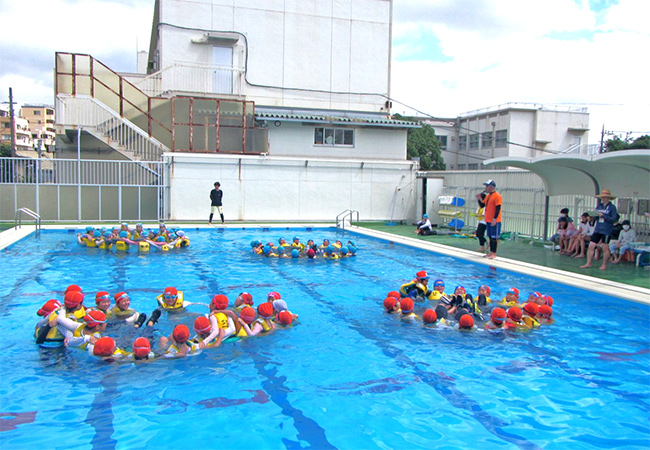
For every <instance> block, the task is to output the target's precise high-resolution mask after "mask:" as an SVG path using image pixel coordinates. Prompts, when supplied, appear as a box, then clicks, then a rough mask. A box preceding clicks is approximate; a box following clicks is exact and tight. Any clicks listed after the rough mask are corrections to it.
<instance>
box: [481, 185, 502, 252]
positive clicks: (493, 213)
mask: <svg viewBox="0 0 650 450" xmlns="http://www.w3.org/2000/svg"><path fill="white" fill-rule="evenodd" d="M483 186H485V193H486V194H487V195H486V196H485V200H483V203H484V204H485V223H486V230H485V231H486V233H487V237H488V238H489V239H490V251H489V253H488V254H487V255H485V256H484V258H488V259H494V258H496V257H497V246H498V245H499V238H500V237H501V205H502V203H503V198H501V194H499V193H498V192H497V184H496V183H495V182H494V181H493V180H487V181H486V182H485V183H483Z"/></svg>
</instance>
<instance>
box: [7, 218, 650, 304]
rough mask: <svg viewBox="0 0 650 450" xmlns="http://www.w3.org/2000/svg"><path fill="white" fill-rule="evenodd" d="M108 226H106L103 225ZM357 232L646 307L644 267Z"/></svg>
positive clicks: (15, 236)
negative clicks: (486, 254)
mask: <svg viewBox="0 0 650 450" xmlns="http://www.w3.org/2000/svg"><path fill="white" fill-rule="evenodd" d="M108 225H111V224H108ZM167 225H168V226H170V227H174V226H178V227H182V228H184V229H185V230H190V229H198V228H225V229H228V228H231V229H258V228H293V227H334V224H332V223H323V222H320V223H249V222H246V223H244V222H241V223H240V222H233V223H228V224H226V225H221V224H219V225H213V226H208V225H206V224H197V223H171V222H167ZM359 225H360V226H358V227H357V226H350V227H349V228H347V229H348V230H350V231H354V232H357V233H360V234H364V235H368V236H374V237H378V238H381V239H386V240H388V241H392V242H396V243H400V244H403V245H408V246H412V247H418V248H422V249H426V250H430V251H433V252H436V253H442V254H445V255H448V256H453V257H456V258H460V259H463V260H466V261H471V262H473V263H476V264H482V265H486V266H490V267H495V268H500V269H506V270H510V271H513V272H518V273H524V274H528V275H533V276H536V277H540V278H543V279H548V280H552V281H556V282H559V283H563V284H567V285H570V286H575V287H578V288H581V289H586V290H590V291H594V292H606V293H608V294H609V295H612V296H615V297H620V298H625V299H627V300H631V301H635V302H640V303H645V304H650V266H647V267H636V266H635V265H634V264H632V263H627V262H625V263H621V264H618V265H615V264H608V267H607V270H599V269H598V267H600V261H596V262H595V264H593V267H591V268H589V269H580V265H581V264H582V263H583V261H584V259H576V258H571V257H568V256H564V255H560V254H559V253H558V252H554V251H552V250H549V249H546V248H544V247H543V246H541V245H539V243H538V242H532V244H531V240H530V239H518V240H516V241H508V240H504V241H500V242H499V249H498V252H497V253H498V257H497V258H496V259H492V260H488V259H486V258H483V254H481V253H479V252H477V251H476V250H477V249H478V242H477V241H476V239H473V238H462V237H453V236H450V235H433V236H418V235H416V234H415V233H414V232H413V230H414V229H415V228H414V227H413V226H411V225H386V224H385V223H383V222H381V223H377V222H367V223H361V224H359ZM80 227H81V225H44V226H43V227H42V228H43V229H79V228H80ZM34 230H35V227H34V226H23V227H22V228H19V229H13V228H11V229H9V230H6V231H3V232H2V233H0V250H2V249H4V248H5V247H7V246H8V245H11V244H12V243H14V242H16V241H18V240H20V239H22V238H23V237H26V236H28V235H29V234H31V233H32V232H34Z"/></svg>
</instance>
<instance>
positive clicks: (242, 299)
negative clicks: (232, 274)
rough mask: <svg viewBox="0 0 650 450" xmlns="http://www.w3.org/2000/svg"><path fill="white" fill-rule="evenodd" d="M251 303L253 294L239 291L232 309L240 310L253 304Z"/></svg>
mask: <svg viewBox="0 0 650 450" xmlns="http://www.w3.org/2000/svg"><path fill="white" fill-rule="evenodd" d="M253 305H254V302H253V296H252V295H251V294H249V293H248V292H241V293H240V294H239V295H237V297H236V298H235V306H234V308H233V309H235V310H241V309H242V308H244V307H245V306H253Z"/></svg>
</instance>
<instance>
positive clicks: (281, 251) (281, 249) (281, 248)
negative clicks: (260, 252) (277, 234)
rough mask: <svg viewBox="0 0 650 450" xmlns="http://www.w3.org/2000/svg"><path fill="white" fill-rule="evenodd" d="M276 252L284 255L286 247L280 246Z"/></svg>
mask: <svg viewBox="0 0 650 450" xmlns="http://www.w3.org/2000/svg"><path fill="white" fill-rule="evenodd" d="M276 251H277V252H278V253H284V247H283V246H281V245H280V246H278V247H277V248H276Z"/></svg>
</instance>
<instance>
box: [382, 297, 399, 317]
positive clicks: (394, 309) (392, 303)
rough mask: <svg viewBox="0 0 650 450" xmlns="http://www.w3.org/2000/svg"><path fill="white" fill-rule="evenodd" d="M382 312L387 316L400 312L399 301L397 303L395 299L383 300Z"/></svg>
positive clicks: (387, 298)
mask: <svg viewBox="0 0 650 450" xmlns="http://www.w3.org/2000/svg"><path fill="white" fill-rule="evenodd" d="M384 310H385V311H386V312H387V313H388V314H396V313H398V312H400V304H399V301H397V299H396V298H395V297H386V299H384Z"/></svg>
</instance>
